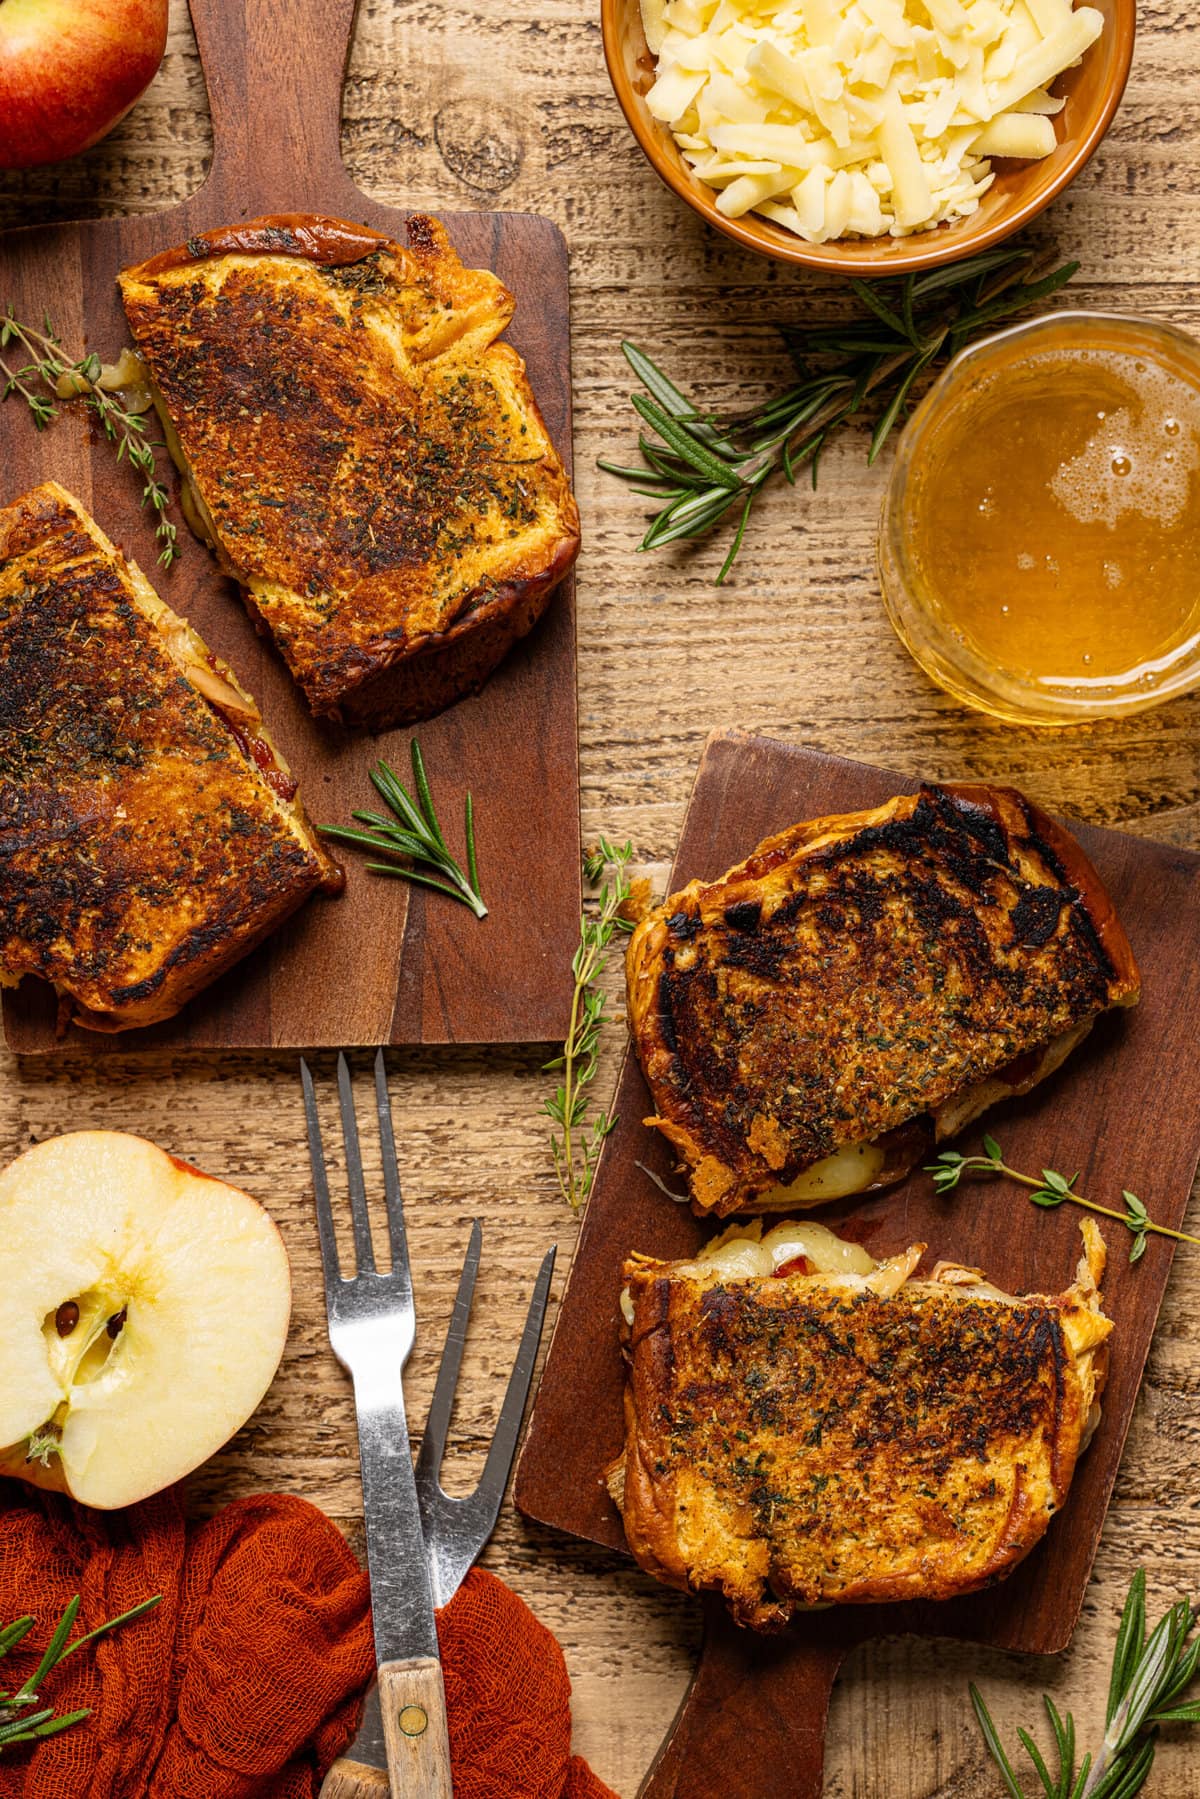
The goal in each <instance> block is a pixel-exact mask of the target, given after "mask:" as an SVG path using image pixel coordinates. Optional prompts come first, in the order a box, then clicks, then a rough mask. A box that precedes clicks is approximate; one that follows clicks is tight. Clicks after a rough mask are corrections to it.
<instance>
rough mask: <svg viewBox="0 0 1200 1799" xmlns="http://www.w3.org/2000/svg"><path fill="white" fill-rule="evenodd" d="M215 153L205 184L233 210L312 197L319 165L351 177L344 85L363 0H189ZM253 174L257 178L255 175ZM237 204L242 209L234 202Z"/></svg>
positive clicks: (289, 204)
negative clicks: (344, 140) (344, 143)
mask: <svg viewBox="0 0 1200 1799" xmlns="http://www.w3.org/2000/svg"><path fill="white" fill-rule="evenodd" d="M188 5H189V9H190V11H191V15H192V25H193V28H194V29H195V33H196V43H197V46H198V48H199V51H200V60H201V62H202V64H203V65H204V80H205V83H206V85H207V88H208V103H209V109H210V111H211V113H212V129H213V161H212V169H211V171H210V173H209V177H208V180H207V181H206V182H205V186H204V192H205V196H206V198H207V199H209V200H211V202H212V203H213V204H214V205H215V206H220V207H223V208H225V209H226V213H227V216H228V217H229V218H230V219H233V218H235V217H237V216H239V215H240V216H246V214H247V212H254V211H261V210H262V207H263V205H264V204H269V202H266V201H264V200H263V198H262V196H264V195H274V196H275V200H274V206H273V210H275V211H277V212H286V211H289V210H296V209H297V208H298V207H300V206H303V205H305V204H306V193H307V190H308V185H309V181H310V179H311V176H312V175H313V174H319V175H320V177H321V179H322V183H323V185H324V186H325V187H326V188H327V186H328V181H329V179H330V178H331V177H333V178H335V179H336V177H337V175H338V174H341V175H343V176H344V177H345V183H346V195H347V204H349V203H351V201H352V198H353V196H354V194H355V192H356V190H355V189H354V187H353V186H352V184H351V181H350V177H349V176H348V175H346V174H345V170H344V168H343V165H342V152H341V111H342V87H343V85H344V82H345V75H346V57H347V55H348V53H349V49H350V38H351V33H352V32H353V29H354V15H355V13H356V12H357V10H358V0H188ZM248 173H249V180H248V179H247V176H248ZM235 207H236V208H237V209H238V210H237V212H234V211H231V210H230V209H231V208H235Z"/></svg>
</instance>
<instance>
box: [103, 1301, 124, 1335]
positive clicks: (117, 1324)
mask: <svg viewBox="0 0 1200 1799" xmlns="http://www.w3.org/2000/svg"><path fill="white" fill-rule="evenodd" d="M128 1313H129V1307H128V1306H122V1307H121V1310H120V1311H119V1312H114V1313H113V1315H112V1317H111V1318H110V1319H109V1321H108V1323H107V1325H106V1326H105V1329H106V1330H107V1332H108V1334H109V1337H110V1339H111V1340H112V1341H113V1342H114V1343H115V1342H116V1340H117V1338H118V1337H119V1336H120V1334H121V1328H122V1326H123V1325H124V1323H125V1319H126V1317H127V1316H128Z"/></svg>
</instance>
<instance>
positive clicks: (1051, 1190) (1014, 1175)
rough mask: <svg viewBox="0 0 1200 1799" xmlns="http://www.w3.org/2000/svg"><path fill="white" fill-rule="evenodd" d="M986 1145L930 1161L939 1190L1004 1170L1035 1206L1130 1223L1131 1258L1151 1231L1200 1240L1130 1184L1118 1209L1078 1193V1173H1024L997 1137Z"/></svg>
mask: <svg viewBox="0 0 1200 1799" xmlns="http://www.w3.org/2000/svg"><path fill="white" fill-rule="evenodd" d="M983 1148H984V1153H983V1155H981V1156H964V1155H960V1154H959V1152H958V1150H956V1149H944V1150H943V1151H942V1153H941V1155H940V1156H939V1157H938V1158H937V1161H936V1162H928V1163H926V1165H925V1172H926V1174H931V1175H932V1176H933V1184H934V1186H935V1188H936V1189H937V1191H938V1192H939V1193H952V1192H953V1191H954V1189H955V1187H957V1186H958V1183H959V1181H961V1179H962V1177H963V1175H964V1174H982V1175H997V1174H1001V1175H1003V1176H1004V1177H1005V1179H1006V1180H1010V1181H1017V1182H1018V1183H1019V1184H1020V1185H1021V1186H1022V1187H1028V1188H1030V1189H1031V1191H1030V1194H1029V1197H1030V1199H1031V1200H1032V1202H1033V1204H1034V1205H1035V1206H1044V1207H1047V1208H1052V1207H1054V1206H1061V1205H1064V1204H1068V1205H1073V1206H1083V1207H1084V1208H1085V1210H1087V1211H1089V1212H1098V1213H1099V1214H1100V1216H1101V1217H1102V1218H1115V1219H1116V1221H1117V1223H1118V1224H1123V1225H1125V1226H1127V1228H1128V1229H1129V1230H1130V1231H1132V1233H1133V1243H1132V1245H1131V1247H1130V1251H1129V1260H1130V1261H1131V1262H1136V1261H1139V1260H1140V1258H1141V1257H1142V1256H1144V1255H1145V1253H1146V1235H1147V1233H1148V1232H1151V1233H1153V1234H1154V1235H1155V1236H1157V1237H1174V1239H1175V1241H1176V1242H1177V1243H1200V1237H1189V1236H1188V1234H1187V1232H1186V1231H1173V1230H1170V1229H1169V1228H1168V1226H1167V1225H1165V1224H1155V1222H1154V1220H1153V1219H1152V1218H1151V1217H1150V1216H1149V1215H1148V1213H1147V1211H1146V1208H1145V1206H1144V1205H1143V1204H1142V1202H1141V1200H1140V1199H1139V1198H1138V1196H1137V1194H1136V1193H1130V1191H1129V1189H1128V1188H1124V1189H1123V1190H1122V1193H1121V1198H1122V1199H1123V1200H1124V1201H1125V1210H1124V1211H1123V1212H1116V1211H1114V1210H1113V1209H1112V1207H1111V1206H1102V1205H1098V1204H1097V1202H1096V1201H1095V1200H1094V1199H1085V1198H1084V1197H1083V1194H1082V1193H1077V1192H1076V1191H1075V1183H1076V1181H1077V1180H1078V1179H1079V1175H1078V1174H1077V1173H1076V1174H1073V1175H1072V1176H1071V1177H1070V1179H1069V1180H1068V1179H1067V1177H1066V1176H1065V1175H1062V1174H1059V1173H1058V1172H1057V1171H1056V1170H1055V1169H1053V1168H1043V1169H1042V1172H1041V1176H1040V1177H1038V1176H1036V1175H1032V1174H1022V1173H1021V1172H1020V1170H1019V1169H1016V1168H1010V1167H1009V1166H1008V1163H1007V1162H1006V1161H1005V1160H1004V1158H1003V1156H1002V1154H1001V1152H1000V1145H999V1144H998V1143H997V1142H996V1139H995V1138H994V1137H985V1138H984V1139H983Z"/></svg>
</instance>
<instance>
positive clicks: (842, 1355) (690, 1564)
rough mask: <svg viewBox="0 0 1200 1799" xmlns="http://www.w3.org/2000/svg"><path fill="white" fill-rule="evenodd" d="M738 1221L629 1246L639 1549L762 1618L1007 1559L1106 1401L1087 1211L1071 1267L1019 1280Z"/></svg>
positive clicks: (972, 1582) (1102, 1326) (906, 1594)
mask: <svg viewBox="0 0 1200 1799" xmlns="http://www.w3.org/2000/svg"><path fill="white" fill-rule="evenodd" d="M735 1229H736V1227H735ZM743 1229H744V1227H743ZM751 1233H752V1234H751V1236H750V1239H749V1241H747V1240H746V1239H745V1238H744V1237H743V1238H742V1239H741V1241H731V1239H732V1238H733V1237H734V1235H735V1232H734V1231H731V1232H729V1233H727V1234H726V1236H724V1237H722V1238H721V1239H720V1240H719V1244H718V1246H716V1247H715V1253H710V1254H708V1255H705V1254H704V1252H702V1254H701V1257H700V1258H699V1259H697V1260H694V1261H691V1262H675V1263H671V1262H656V1261H651V1260H648V1259H647V1258H645V1257H641V1256H633V1257H632V1258H631V1259H630V1261H629V1262H628V1263H627V1265H626V1269H625V1275H626V1278H627V1280H628V1282H629V1286H628V1289H627V1292H626V1294H625V1295H624V1296H623V1309H624V1312H625V1319H626V1352H627V1384H626V1394H625V1420H626V1439H625V1450H624V1453H623V1455H622V1457H621V1458H620V1459H619V1461H618V1463H617V1464H616V1465H615V1466H614V1467H613V1468H612V1469H610V1470H609V1485H610V1489H611V1490H612V1492H613V1495H614V1498H615V1499H616V1500H617V1503H618V1505H619V1506H620V1507H621V1509H622V1512H623V1516H624V1521H625V1534H626V1536H627V1538H628V1540H629V1546H630V1548H631V1549H632V1551H633V1553H634V1555H635V1556H636V1558H637V1560H638V1561H639V1563H640V1564H641V1566H642V1567H643V1568H645V1569H646V1570H647V1571H648V1572H649V1573H651V1574H654V1575H657V1576H658V1578H659V1579H660V1580H664V1581H666V1582H668V1583H669V1584H670V1585H672V1586H679V1587H687V1588H692V1589H694V1590H696V1591H700V1590H704V1589H715V1590H717V1591H719V1592H720V1593H722V1594H723V1595H724V1597H725V1599H726V1600H727V1601H728V1603H729V1605H730V1607H731V1608H732V1610H733V1613H734V1615H735V1617H736V1618H737V1620H738V1621H739V1623H742V1624H748V1625H751V1626H752V1627H753V1628H755V1629H758V1630H774V1629H778V1628H780V1627H781V1626H782V1625H784V1624H786V1623H787V1621H788V1619H789V1618H790V1617H791V1615H792V1614H793V1612H794V1611H796V1610H798V1609H802V1608H805V1607H809V1606H816V1605H828V1604H831V1603H840V1604H866V1603H870V1602H874V1601H879V1600H900V1599H950V1598H953V1597H955V1596H956V1595H957V1594H960V1593H969V1592H972V1591H974V1590H975V1589H976V1588H978V1587H982V1586H986V1585H988V1584H990V1583H991V1582H993V1581H995V1580H998V1579H1000V1578H1002V1577H1003V1576H1004V1575H1005V1574H1008V1573H1009V1572H1010V1571H1011V1570H1012V1569H1013V1568H1014V1567H1015V1566H1016V1564H1017V1563H1018V1562H1019V1561H1020V1560H1021V1559H1022V1558H1023V1557H1024V1556H1026V1555H1027V1554H1028V1553H1029V1551H1030V1550H1031V1549H1032V1548H1033V1546H1034V1544H1035V1543H1036V1542H1037V1541H1038V1540H1039V1538H1040V1537H1041V1536H1042V1535H1043V1534H1044V1532H1045V1530H1046V1527H1047V1525H1048V1524H1049V1521H1050V1519H1051V1517H1052V1516H1053V1515H1054V1513H1055V1512H1056V1511H1058V1509H1059V1508H1060V1507H1061V1506H1062V1504H1063V1501H1064V1499H1065V1498H1066V1495H1067V1490H1068V1488H1069V1487H1070V1485H1071V1478H1072V1475H1073V1473H1074V1470H1075V1463H1076V1459H1077V1457H1078V1455H1079V1453H1080V1451H1081V1449H1082V1448H1083V1447H1084V1446H1085V1445H1086V1443H1087V1441H1088V1440H1089V1438H1090V1435H1091V1432H1092V1430H1094V1428H1095V1425H1096V1423H1097V1421H1098V1419H1099V1405H1098V1403H1097V1402H1098V1398H1099V1394H1100V1393H1101V1391H1102V1389H1103V1386H1104V1379H1105V1375H1106V1372H1107V1360H1108V1347H1107V1339H1108V1336H1109V1333H1110V1331H1111V1329H1112V1325H1111V1323H1110V1321H1109V1320H1108V1319H1107V1318H1106V1317H1104V1315H1103V1313H1102V1311H1101V1309H1100V1294H1099V1290H1098V1282H1099V1280H1100V1278H1101V1275H1102V1273H1103V1268H1104V1242H1103V1239H1102V1238H1101V1236H1100V1233H1099V1231H1098V1230H1097V1229H1096V1226H1095V1223H1094V1222H1093V1220H1091V1219H1087V1220H1085V1222H1084V1226H1083V1233H1084V1244H1085V1254H1084V1256H1083V1259H1082V1260H1081V1262H1080V1264H1079V1269H1078V1273H1077V1275H1076V1279H1075V1283H1074V1285H1072V1286H1071V1287H1069V1288H1068V1289H1067V1291H1066V1292H1065V1293H1061V1294H1058V1295H1056V1296H1053V1297H1046V1296H1043V1295H1040V1294H1035V1295H1029V1296H1026V1297H1025V1298H1019V1299H1015V1298H1012V1297H1011V1296H1009V1295H1007V1294H1003V1293H1001V1292H999V1291H998V1290H997V1289H996V1288H994V1287H992V1286H990V1285H989V1284H988V1283H987V1282H986V1280H985V1279H984V1277H983V1276H982V1275H981V1274H980V1272H979V1270H978V1269H970V1268H962V1267H959V1266H957V1265H954V1264H950V1263H941V1264H939V1265H938V1267H937V1268H935V1269H934V1271H933V1274H932V1276H931V1277H930V1278H929V1279H927V1280H917V1279H913V1278H911V1276H912V1271H913V1269H914V1268H915V1266H916V1263H917V1261H918V1259H919V1257H920V1255H921V1252H922V1250H923V1249H924V1245H923V1244H915V1245H914V1246H913V1247H912V1248H911V1249H910V1250H908V1251H907V1252H906V1253H905V1254H904V1255H902V1256H897V1257H894V1258H893V1259H892V1260H891V1261H889V1262H884V1263H881V1264H880V1265H879V1266H878V1267H876V1266H874V1265H873V1264H872V1262H871V1258H870V1257H869V1256H867V1255H866V1254H865V1252H864V1251H862V1250H861V1249H857V1250H856V1255H855V1256H854V1257H849V1256H848V1255H847V1251H848V1250H849V1249H850V1247H851V1246H848V1245H845V1244H840V1243H839V1242H838V1240H837V1239H836V1238H834V1237H832V1234H831V1233H829V1232H826V1231H822V1230H821V1228H820V1227H819V1226H811V1225H809V1226H800V1227H797V1226H794V1225H787V1226H779V1227H776V1229H775V1230H773V1231H771V1232H770V1233H768V1235H767V1237H766V1238H764V1239H762V1241H761V1242H759V1241H758V1238H757V1221H755V1224H754V1226H752V1227H751ZM822 1240H824V1241H822ZM801 1244H802V1245H803V1248H801V1247H799V1245H801ZM764 1270H766V1272H764Z"/></svg>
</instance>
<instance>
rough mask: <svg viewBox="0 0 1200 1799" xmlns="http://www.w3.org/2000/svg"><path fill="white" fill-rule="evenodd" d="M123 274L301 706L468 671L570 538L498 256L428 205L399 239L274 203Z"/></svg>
mask: <svg viewBox="0 0 1200 1799" xmlns="http://www.w3.org/2000/svg"><path fill="white" fill-rule="evenodd" d="M291 265H306V266H307V268H308V269H309V270H311V271H312V273H311V274H303V273H299V272H297V270H296V269H293V268H292V267H291ZM120 280H121V289H122V295H123V298H124V301H125V308H126V312H127V314H128V316H129V320H130V324H131V327H132V329H133V333H134V337H135V340H136V342H137V345H138V348H139V351H140V352H141V354H142V356H143V358H144V359H145V361H146V363H147V366H148V368H149V372H150V376H151V378H152V383H153V390H154V395H155V400H156V404H157V405H158V407H159V410H160V413H161V414H162V415H163V417H164V422H165V423H166V424H167V429H168V438H169V440H170V441H172V447H173V453H174V454H175V455H176V459H177V460H178V461H179V463H180V466H181V468H182V469H183V472H184V477H185V483H187V484H190V487H191V489H192V490H193V491H194V493H195V495H196V507H195V510H196V511H199V512H200V513H201V514H202V518H201V521H200V524H201V528H202V534H203V535H204V536H205V538H206V540H207V541H208V542H209V543H210V545H211V547H212V548H214V549H215V551H216V553H217V556H218V560H219V562H220V564H221V567H222V568H223V570H224V571H225V572H226V573H227V574H229V575H231V576H232V577H233V578H234V579H235V580H237V581H238V583H239V585H240V586H241V587H242V589H243V593H244V596H245V600H246V604H247V607H248V609H249V611H250V612H251V614H252V616H253V617H255V619H256V620H257V621H258V622H259V624H260V625H261V627H262V628H263V629H265V630H266V631H267V632H268V633H269V634H270V635H272V636H273V637H274V638H275V640H276V643H277V645H278V647H279V649H280V651H281V653H282V655H283V657H284V659H285V661H286V662H287V665H288V667H289V670H290V672H291V673H292V675H293V677H294V678H295V679H296V681H297V683H298V684H299V685H300V687H301V689H302V690H303V692H304V695H305V697H306V699H307V701H308V703H309V706H310V707H311V709H312V711H313V712H314V713H315V714H316V715H318V716H321V717H328V718H332V719H336V720H339V721H341V722H346V723H355V724H366V725H368V726H370V727H372V728H374V729H384V728H386V727H388V726H390V725H392V724H397V723H410V722H414V721H416V720H418V719H421V718H426V717H429V716H431V715H432V714H433V713H435V712H437V711H440V710H442V709H443V708H444V707H445V706H447V705H450V704H452V703H453V701H455V700H456V699H458V698H460V697H461V696H462V695H464V694H466V693H470V692H473V691H475V690H476V689H477V688H478V687H480V686H481V685H482V684H483V682H484V681H485V680H486V679H487V678H488V676H489V675H490V674H491V672H492V670H493V669H494V668H495V666H496V665H497V663H498V662H499V661H500V660H501V659H502V658H503V656H504V655H505V654H506V653H507V651H508V650H509V648H510V647H511V646H512V644H513V643H514V642H516V641H517V639H518V638H520V637H522V636H524V635H525V634H526V633H527V632H528V631H529V630H531V629H532V627H533V625H534V624H535V623H536V622H537V619H538V618H539V617H540V616H541V614H542V612H543V611H544V610H545V608H546V606H547V605H548V603H549V601H550V598H551V596H552V593H553V591H554V589H555V588H556V586H557V585H558V584H559V583H560V582H561V580H562V578H563V576H564V575H565V574H566V572H567V570H568V569H569V568H570V566H571V564H572V563H573V562H574V560H575V557H576V555H577V554H578V550H579V514H578V509H577V507H576V505H575V500H574V497H573V495H572V493H571V490H570V486H569V483H568V480H567V476H566V471H565V469H564V467H563V465H562V462H561V460H560V459H559V457H558V455H557V453H556V451H555V449H554V446H553V444H552V443H551V441H550V438H549V434H548V432H547V430H546V426H545V422H544V420H543V418H542V416H541V413H540V411H539V409H538V406H537V403H536V400H535V398H534V395H533V393H532V391H531V389H530V387H529V383H528V379H527V377H526V374H525V366H524V363H523V362H522V360H521V358H520V357H519V356H518V354H517V353H516V351H515V350H514V349H513V348H512V347H511V345H509V344H507V343H501V342H497V341H496V340H497V338H498V337H499V334H500V333H501V332H502V331H503V330H504V329H505V327H506V326H507V325H508V323H509V321H510V319H511V317H512V313H513V309H514V301H513V297H512V295H511V294H510V293H509V292H508V291H507V289H506V288H505V287H504V286H503V284H502V283H501V282H500V281H499V280H498V279H497V278H496V276H494V275H493V274H491V273H490V272H489V271H487V270H481V269H467V268H464V266H463V265H462V263H461V262H460V261H459V259H458V257H457V256H456V255H455V253H454V251H453V249H452V248H451V247H450V244H449V241H448V239H447V237H446V235H445V232H444V230H443V229H442V227H441V225H440V224H438V222H437V221H436V220H434V219H430V218H427V217H425V216H423V215H414V216H413V217H412V218H410V219H409V221H408V225H407V243H406V244H403V245H401V244H398V243H394V242H392V241H391V240H390V239H388V238H387V237H385V236H383V235H382V234H381V233H378V232H373V231H370V230H368V229H365V228H362V227H358V226H354V225H350V224H347V223H345V222H344V221H342V220H337V219H328V218H320V217H316V216H313V217H308V216H305V215H298V214H281V215H278V216H275V217H271V218H264V219H258V220H251V221H249V222H248V223H247V224H246V225H244V226H234V227H229V228H226V229H222V230H219V231H213V232H207V233H203V234H201V235H199V236H197V237H194V238H191V239H189V240H188V242H187V243H186V244H183V245H179V246H177V247H176V248H174V249H172V250H169V251H165V252H163V253H162V254H160V255H158V256H156V257H152V258H151V259H150V260H149V261H148V262H146V263H143V264H141V265H140V266H139V267H137V268H131V269H127V270H125V271H124V272H123V274H122V275H121V278H120Z"/></svg>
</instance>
